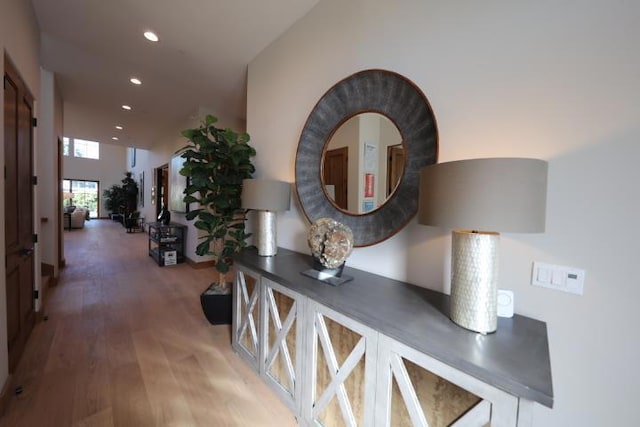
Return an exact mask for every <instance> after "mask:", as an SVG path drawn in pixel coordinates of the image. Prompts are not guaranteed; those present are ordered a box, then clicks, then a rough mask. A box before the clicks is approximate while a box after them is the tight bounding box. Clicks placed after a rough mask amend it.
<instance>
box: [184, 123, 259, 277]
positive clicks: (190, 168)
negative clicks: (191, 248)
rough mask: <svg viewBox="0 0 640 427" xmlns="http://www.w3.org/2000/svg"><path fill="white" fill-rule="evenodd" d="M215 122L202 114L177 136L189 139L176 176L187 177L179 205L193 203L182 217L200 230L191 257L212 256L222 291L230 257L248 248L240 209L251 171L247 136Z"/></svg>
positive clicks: (251, 165)
mask: <svg viewBox="0 0 640 427" xmlns="http://www.w3.org/2000/svg"><path fill="white" fill-rule="evenodd" d="M217 121H218V120H217V118H215V117H214V116H212V115H207V116H206V117H205V120H204V122H203V123H201V125H200V126H199V127H197V128H194V129H186V130H183V131H182V136H184V137H186V138H187V139H188V140H189V145H187V147H186V150H185V151H184V152H183V153H182V155H181V156H182V157H183V158H184V159H185V161H184V164H183V167H182V169H181V170H180V174H181V175H183V176H186V177H188V178H189V183H188V185H187V188H186V189H185V191H184V193H185V197H184V202H185V203H187V204H190V203H195V204H197V208H196V209H192V210H190V211H189V212H188V213H187V215H186V218H187V220H189V221H192V220H195V223H194V225H195V227H196V228H197V229H198V230H202V232H203V233H202V235H201V236H200V239H202V242H200V243H199V244H198V246H197V247H196V254H198V255H200V256H207V255H210V256H213V258H214V261H215V263H216V270H217V271H218V272H219V279H218V285H219V286H220V287H221V288H226V282H225V275H226V273H227V272H228V271H229V268H230V266H231V264H232V262H233V260H232V256H233V254H234V253H236V252H238V251H239V250H241V249H242V248H244V247H246V246H247V243H246V239H247V238H248V237H249V234H247V233H245V219H246V210H244V209H242V207H241V199H240V196H241V194H242V180H243V179H247V178H251V175H252V174H253V172H254V171H255V167H254V165H253V164H252V161H251V159H252V157H254V156H255V155H256V150H255V149H254V148H253V147H251V146H250V145H249V139H250V138H249V135H248V134H247V133H241V134H239V133H236V132H234V131H233V130H231V129H221V128H218V127H216V126H215V123H216V122H217Z"/></svg>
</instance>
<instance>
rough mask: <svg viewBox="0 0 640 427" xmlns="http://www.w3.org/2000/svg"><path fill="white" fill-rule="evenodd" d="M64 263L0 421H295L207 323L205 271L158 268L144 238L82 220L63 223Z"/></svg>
mask: <svg viewBox="0 0 640 427" xmlns="http://www.w3.org/2000/svg"><path fill="white" fill-rule="evenodd" d="M64 238H65V258H66V261H67V267H66V268H65V270H64V271H63V273H62V274H61V277H60V282H59V284H58V286H57V287H55V288H52V289H51V291H50V293H49V296H48V300H47V303H46V309H45V315H46V316H47V319H48V320H45V321H43V322H40V323H38V324H37V325H36V327H35V328H34V330H33V333H32V335H31V337H30V339H29V342H28V344H27V348H26V350H25V353H24V356H23V358H22V360H21V362H20V364H19V366H18V368H17V370H16V372H15V373H14V376H13V384H14V385H16V386H17V385H19V386H22V389H23V391H22V393H20V394H16V395H15V396H13V397H12V398H11V401H10V403H9V405H8V408H7V411H6V412H5V414H4V415H3V416H2V418H0V426H3V427H4V426H12V427H13V426H25V427H30V426H74V427H76V426H77V427H80V426H83V427H84V426H106V427H111V426H114V427H115V426H135V427H138V426H181V427H182V426H215V427H217V426H278V427H280V426H294V425H296V422H295V419H294V417H293V415H292V414H291V413H290V412H289V411H288V409H287V408H286V407H285V406H284V405H283V404H282V403H280V401H279V400H278V399H277V398H276V397H275V395H274V394H273V393H272V392H271V391H270V390H269V389H268V388H267V386H266V385H265V384H264V383H263V382H262V381H261V380H260V378H259V377H258V375H257V374H256V373H254V372H253V371H252V370H251V369H249V367H248V365H246V364H245V363H244V362H243V361H242V360H240V359H239V357H238V356H237V355H236V354H235V353H234V352H233V351H232V349H231V335H230V334H231V330H230V327H229V326H228V325H220V326H212V325H210V324H209V323H208V322H207V320H206V319H205V317H204V315H203V313H202V309H201V308H200V299H199V298H200V293H201V292H202V291H203V290H204V288H206V287H207V285H208V284H209V283H210V282H212V281H213V280H214V270H213V269H201V270H196V269H193V268H191V267H189V266H188V265H187V264H180V265H175V266H168V267H159V266H157V265H156V264H155V263H154V261H153V260H152V259H151V258H150V257H149V256H148V255H147V235H146V234H145V233H135V234H127V233H126V232H125V229H124V228H123V227H122V226H121V225H120V224H118V223H115V222H112V221H108V220H92V221H89V222H87V223H86V226H85V228H84V229H80V230H73V231H65V232H64Z"/></svg>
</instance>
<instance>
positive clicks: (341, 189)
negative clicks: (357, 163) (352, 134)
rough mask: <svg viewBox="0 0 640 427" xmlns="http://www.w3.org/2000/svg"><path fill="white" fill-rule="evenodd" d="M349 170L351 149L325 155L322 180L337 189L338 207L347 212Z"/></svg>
mask: <svg viewBox="0 0 640 427" xmlns="http://www.w3.org/2000/svg"><path fill="white" fill-rule="evenodd" d="M348 170H349V149H348V148H347V147H343V148H336V149H335V150H327V152H326V153H325V155H324V164H323V168H322V180H323V182H324V185H333V186H334V187H335V198H334V202H335V204H336V206H338V207H339V208H342V209H344V210H347V200H348V199H347V195H348V192H347V182H348V181H347V178H348Z"/></svg>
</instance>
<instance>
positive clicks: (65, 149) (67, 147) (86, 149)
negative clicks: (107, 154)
mask: <svg viewBox="0 0 640 427" xmlns="http://www.w3.org/2000/svg"><path fill="white" fill-rule="evenodd" d="M72 153H73V154H72ZM62 154H63V155H65V156H73V157H81V158H83V159H96V160H97V159H99V158H100V143H99V142H95V141H87V140H84V139H77V138H67V137H66V136H65V137H64V138H62Z"/></svg>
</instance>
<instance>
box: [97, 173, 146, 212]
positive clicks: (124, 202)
mask: <svg viewBox="0 0 640 427" xmlns="http://www.w3.org/2000/svg"><path fill="white" fill-rule="evenodd" d="M131 175H132V173H131V172H125V173H124V178H122V181H121V182H122V185H117V184H115V185H112V186H111V187H109V188H107V189H106V190H104V191H103V192H102V197H103V198H104V204H105V207H106V208H107V210H108V211H110V212H111V213H120V214H129V213H131V212H133V211H135V210H136V209H137V207H138V183H137V182H136V181H135V179H133V178H132V177H131Z"/></svg>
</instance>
